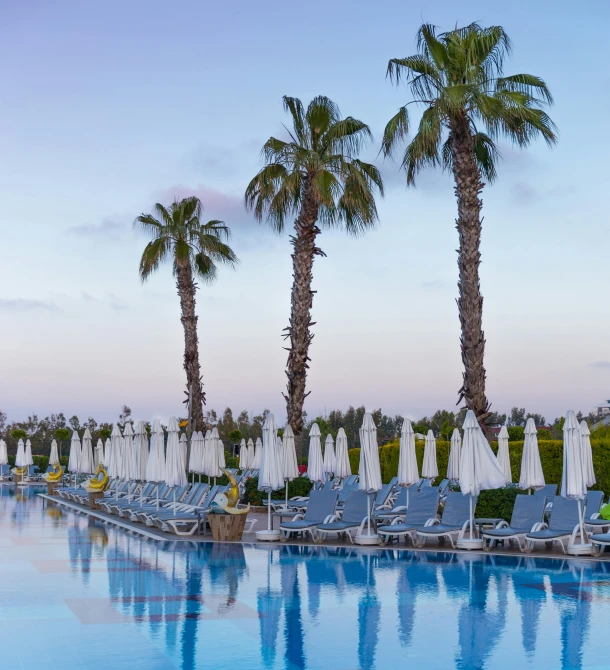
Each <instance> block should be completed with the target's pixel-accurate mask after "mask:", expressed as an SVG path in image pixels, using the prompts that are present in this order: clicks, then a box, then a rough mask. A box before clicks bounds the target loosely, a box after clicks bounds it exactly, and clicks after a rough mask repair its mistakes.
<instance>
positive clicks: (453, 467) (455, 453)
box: [447, 428, 462, 482]
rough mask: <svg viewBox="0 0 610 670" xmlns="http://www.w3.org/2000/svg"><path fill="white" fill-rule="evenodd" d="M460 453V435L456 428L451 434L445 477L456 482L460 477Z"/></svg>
mask: <svg viewBox="0 0 610 670" xmlns="http://www.w3.org/2000/svg"><path fill="white" fill-rule="evenodd" d="M461 453H462V436H461V435H460V431H459V430H458V429H457V428H454V429H453V434H452V435H451V451H450V452H449V463H448V464H447V479H450V480H451V481H452V482H457V480H458V479H459V478H460V455H461Z"/></svg>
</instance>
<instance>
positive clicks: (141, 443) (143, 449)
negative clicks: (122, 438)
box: [134, 421, 148, 481]
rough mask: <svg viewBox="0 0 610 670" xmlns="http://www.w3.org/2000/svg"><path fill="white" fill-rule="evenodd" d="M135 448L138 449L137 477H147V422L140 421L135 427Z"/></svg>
mask: <svg viewBox="0 0 610 670" xmlns="http://www.w3.org/2000/svg"><path fill="white" fill-rule="evenodd" d="M134 432H135V438H134V448H135V450H136V464H137V471H138V475H137V477H136V479H139V480H141V481H144V480H145V479H146V466H147V465H148V435H147V434H146V423H145V422H144V421H138V423H136V428H135V431H134Z"/></svg>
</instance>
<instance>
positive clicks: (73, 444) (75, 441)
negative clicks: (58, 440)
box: [68, 430, 81, 473]
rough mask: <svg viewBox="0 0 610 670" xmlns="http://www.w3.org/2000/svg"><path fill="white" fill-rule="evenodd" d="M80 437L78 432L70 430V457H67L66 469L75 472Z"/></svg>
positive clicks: (76, 470) (79, 451)
mask: <svg viewBox="0 0 610 670" xmlns="http://www.w3.org/2000/svg"><path fill="white" fill-rule="evenodd" d="M80 453H81V446H80V437H79V436H78V433H77V432H76V431H75V430H74V431H72V440H71V441H70V458H69V459H68V470H70V472H72V473H75V472H78V463H79V461H80Z"/></svg>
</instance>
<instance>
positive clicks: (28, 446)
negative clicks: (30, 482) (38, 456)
mask: <svg viewBox="0 0 610 670" xmlns="http://www.w3.org/2000/svg"><path fill="white" fill-rule="evenodd" d="M25 464H26V465H34V459H33V458H32V443H31V442H30V440H29V439H28V440H26V441H25Z"/></svg>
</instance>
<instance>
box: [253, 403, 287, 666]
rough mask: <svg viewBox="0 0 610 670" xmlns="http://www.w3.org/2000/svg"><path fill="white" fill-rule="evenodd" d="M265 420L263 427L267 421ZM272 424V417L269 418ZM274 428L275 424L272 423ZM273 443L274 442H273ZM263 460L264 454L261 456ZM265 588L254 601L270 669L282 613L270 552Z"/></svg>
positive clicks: (280, 598) (265, 658) (266, 659)
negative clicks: (274, 582)
mask: <svg viewBox="0 0 610 670" xmlns="http://www.w3.org/2000/svg"><path fill="white" fill-rule="evenodd" d="M269 416H270V415H269V414H268V415H267V417H266V418H265V424H264V426H265V425H267V421H268V419H269ZM271 420H272V422H273V416H271ZM273 424H274V427H275V422H273ZM264 426H263V449H264V448H265V447H264V444H265V427H264ZM274 442H275V440H274ZM263 459H264V454H263ZM267 561H268V563H267V588H266V589H258V591H257V595H256V600H257V605H258V607H257V609H258V620H259V623H260V632H261V656H262V660H263V667H265V668H271V667H273V665H274V664H275V652H276V647H277V636H278V633H279V629H280V614H281V611H282V596H281V594H280V593H278V592H277V591H275V590H274V589H272V588H271V575H270V572H271V552H269V555H268V558H267Z"/></svg>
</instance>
